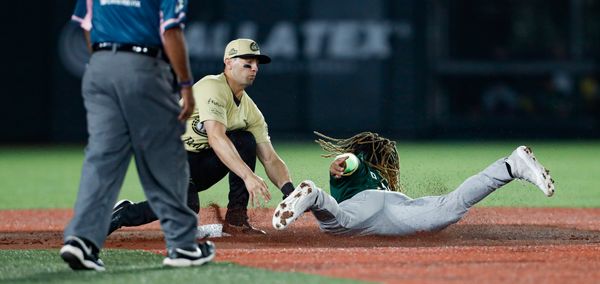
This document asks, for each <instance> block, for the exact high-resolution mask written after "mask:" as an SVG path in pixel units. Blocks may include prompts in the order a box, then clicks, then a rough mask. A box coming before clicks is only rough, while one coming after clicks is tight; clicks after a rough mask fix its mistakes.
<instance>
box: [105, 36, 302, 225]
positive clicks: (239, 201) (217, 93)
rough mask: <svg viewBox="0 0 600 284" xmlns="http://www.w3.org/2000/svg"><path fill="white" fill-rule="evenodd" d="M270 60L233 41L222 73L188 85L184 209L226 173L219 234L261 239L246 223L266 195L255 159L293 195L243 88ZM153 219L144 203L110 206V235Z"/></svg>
mask: <svg viewBox="0 0 600 284" xmlns="http://www.w3.org/2000/svg"><path fill="white" fill-rule="evenodd" d="M270 61H271V59H270V58H269V57H268V56H266V55H264V54H261V53H260V48H259V47H258V44H257V43H256V42H255V41H253V40H251V39H236V40H233V41H231V42H230V43H229V44H228V45H227V47H226V48H225V53H224V55H223V63H224V64H225V66H224V71H223V73H221V74H218V75H208V76H205V77H204V78H202V79H201V80H200V81H198V82H197V83H196V84H194V86H193V91H194V99H195V100H196V109H195V110H194V113H193V114H192V116H191V117H190V118H189V119H188V120H187V126H186V132H185V134H184V135H183V136H182V137H181V138H182V140H183V143H184V145H185V148H186V150H187V153H188V163H189V166H190V176H191V179H190V185H189V188H188V201H187V203H188V206H189V207H190V208H192V209H193V210H194V211H196V212H198V211H199V207H200V206H199V199H198V192H200V191H203V190H206V189H208V188H210V187H211V186H212V185H214V184H215V183H217V182H218V181H219V180H221V179H223V177H225V175H227V174H228V173H229V189H230V190H229V204H228V205H227V214H226V215H225V221H226V223H227V224H225V225H226V226H224V227H223V231H224V232H226V233H230V234H236V233H250V234H265V232H264V231H263V230H260V229H257V228H254V227H252V226H251V225H250V223H249V222H248V214H247V207H248V203H249V202H251V203H252V204H256V205H258V204H259V201H260V198H261V197H262V199H264V200H265V201H269V200H270V198H271V196H270V193H269V191H268V189H267V184H266V183H265V181H264V180H263V179H262V178H261V177H259V176H257V175H256V174H255V173H254V169H255V165H256V157H258V159H259V160H260V161H261V163H262V164H263V166H264V168H265V171H266V173H267V176H268V177H269V179H270V180H271V182H273V184H275V185H276V186H277V187H278V188H280V189H281V191H282V192H283V194H284V197H285V196H287V195H289V193H291V192H292V191H293V190H294V186H293V185H292V183H291V179H290V175H289V171H288V168H287V166H286V165H285V163H284V162H283V160H281V158H280V157H279V155H277V153H276V152H275V150H274V148H273V146H272V145H271V139H270V137H269V133H268V128H267V123H266V122H265V118H264V117H263V115H262V113H261V112H260V110H259V109H258V107H257V106H256V104H255V103H254V101H252V99H251V98H250V96H248V94H247V93H246V91H245V89H246V88H247V87H248V86H250V85H252V83H253V82H254V80H255V79H256V76H257V74H258V69H259V64H267V63H269V62H270ZM154 220H156V215H155V214H154V213H153V212H152V209H151V208H150V207H149V205H148V203H147V202H140V203H135V204H134V203H132V202H130V201H128V200H122V201H120V202H119V203H117V205H116V206H115V209H114V213H113V219H112V221H113V222H112V223H111V228H110V231H109V234H110V233H112V232H113V231H114V230H116V229H118V228H120V227H121V226H138V225H142V224H146V223H149V222H152V221H154Z"/></svg>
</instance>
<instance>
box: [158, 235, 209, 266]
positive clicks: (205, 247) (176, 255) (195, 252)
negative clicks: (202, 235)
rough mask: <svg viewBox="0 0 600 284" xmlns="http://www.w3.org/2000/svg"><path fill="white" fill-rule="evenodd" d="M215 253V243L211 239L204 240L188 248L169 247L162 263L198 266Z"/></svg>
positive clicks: (166, 264) (165, 264)
mask: <svg viewBox="0 0 600 284" xmlns="http://www.w3.org/2000/svg"><path fill="white" fill-rule="evenodd" d="M215 254H216V251H215V244H213V242H211V241H205V242H202V243H199V244H198V246H197V247H196V248H193V249H190V250H186V249H180V248H173V249H169V250H168V251H167V257H166V258H165V259H164V260H163V265H164V266H170V267H189V266H199V265H202V264H205V263H207V262H210V261H211V260H213V259H214V258H215Z"/></svg>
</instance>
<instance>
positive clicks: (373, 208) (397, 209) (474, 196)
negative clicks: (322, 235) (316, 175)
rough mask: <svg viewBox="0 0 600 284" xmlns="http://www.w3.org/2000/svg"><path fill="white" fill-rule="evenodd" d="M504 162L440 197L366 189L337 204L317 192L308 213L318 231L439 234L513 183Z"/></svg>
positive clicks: (321, 191) (363, 233) (354, 233)
mask: <svg viewBox="0 0 600 284" xmlns="http://www.w3.org/2000/svg"><path fill="white" fill-rule="evenodd" d="M504 160H505V159H504V158H502V159H500V160H498V161H496V162H495V163H493V164H491V165H490V166H488V167H487V168H486V169H485V170H483V171H482V172H480V173H478V174H476V175H474V176H472V177H470V178H468V179H467V180H466V181H464V182H463V183H462V184H461V185H460V186H459V187H458V188H457V189H455V190H454V191H452V192H450V193H448V194H445V195H441V196H427V197H422V198H417V199H411V198H410V197H408V196H406V195H404V194H402V193H399V192H393V191H383V190H365V191H363V192H360V193H359V194H357V195H355V196H354V197H352V198H351V199H348V200H344V201H343V202H341V203H340V204H338V203H337V202H336V201H335V199H333V197H331V195H329V194H327V193H325V192H324V191H323V190H321V189H317V192H318V195H317V200H316V204H315V205H314V206H313V207H312V208H311V211H312V212H313V214H314V215H315V217H316V218H317V222H318V223H319V227H320V228H321V230H322V231H324V232H327V233H332V234H340V235H394V236H402V235H411V234H414V233H417V232H431V231H438V230H441V229H444V228H446V227H447V226H449V225H451V224H454V223H456V222H458V221H459V220H460V219H461V218H462V217H463V216H464V215H465V213H467V211H468V210H469V208H471V207H472V206H473V205H475V204H476V203H477V202H479V201H481V200H482V199H483V198H484V197H486V196H488V195H489V194H490V193H492V192H494V190H496V189H497V188H499V187H501V186H503V185H505V184H506V183H508V182H510V181H511V180H512V178H511V177H510V176H509V174H508V170H507V168H506V165H505V162H504ZM311 183H312V182H311ZM313 188H316V187H314V186H313Z"/></svg>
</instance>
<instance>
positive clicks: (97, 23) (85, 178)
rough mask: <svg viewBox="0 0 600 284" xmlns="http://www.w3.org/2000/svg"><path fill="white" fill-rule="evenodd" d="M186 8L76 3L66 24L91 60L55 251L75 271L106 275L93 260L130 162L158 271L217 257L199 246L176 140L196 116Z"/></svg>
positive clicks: (162, 1) (102, 0) (177, 3)
mask: <svg viewBox="0 0 600 284" xmlns="http://www.w3.org/2000/svg"><path fill="white" fill-rule="evenodd" d="M186 7H187V2H186V1H185V0H143V1H142V0H93V1H92V0H87V1H86V0H78V2H77V5H76V8H75V13H74V15H73V17H72V19H73V20H75V21H78V22H80V23H81V27H82V28H84V30H85V34H86V39H87V40H88V46H89V47H91V50H92V56H91V58H90V61H89V64H88V65H87V67H86V71H85V74H84V77H83V82H82V94H83V101H84V105H85V108H86V111H87V127H88V134H89V140H88V145H87V147H86V149H85V160H84V162H83V169H82V173H81V180H80V185H79V193H78V195H77V201H76V203H75V210H74V211H75V215H74V217H73V219H72V220H71V222H70V223H69V225H68V226H67V228H66V229H65V232H64V241H65V243H64V246H63V247H62V249H61V250H60V256H61V257H62V259H63V260H64V261H65V262H67V263H68V264H69V266H70V267H71V268H72V269H75V270H96V271H103V270H104V269H105V268H104V264H103V262H102V260H100V258H99V256H98V254H99V252H100V249H101V248H102V246H103V245H104V241H105V239H106V231H107V230H108V227H109V223H110V219H111V211H112V205H113V204H114V203H115V201H116V199H117V196H118V194H119V191H120V187H121V185H122V183H123V179H124V177H125V174H126V171H127V168H128V165H129V162H130V160H131V156H132V155H133V156H134V157H135V162H136V166H137V169H138V174H139V177H140V180H141V183H142V186H143V188H144V193H145V194H146V196H147V198H148V200H150V204H151V206H152V208H153V209H154V212H156V215H157V216H158V218H159V219H160V222H161V227H162V228H163V230H164V231H165V240H166V245H167V257H166V258H165V259H164V261H163V264H164V265H166V266H191V265H201V264H203V263H205V262H208V261H210V260H212V259H213V258H214V255H215V250H214V245H213V244H212V243H211V242H204V243H200V244H198V243H197V242H196V233H197V229H196V226H197V222H198V221H197V217H196V214H194V212H193V211H192V210H191V209H189V208H188V206H186V203H187V184H188V179H189V171H188V164H187V161H186V152H185V150H184V148H183V145H182V144H181V140H180V136H181V135H182V134H183V132H184V124H183V121H185V120H186V119H187V118H188V117H189V116H190V114H191V113H192V111H193V109H194V98H193V94H192V89H191V86H192V75H191V72H190V67H189V61H188V56H187V47H186V43H185V39H184V37H183V32H182V28H183V22H184V20H185V11H186ZM161 38H162V39H161ZM167 59H168V60H167ZM169 61H170V63H171V64H170V65H169V63H168V62H169ZM171 67H172V68H173V70H174V72H175V74H176V75H177V80H178V82H179V87H180V93H181V97H182V100H183V106H182V107H180V106H179V104H178V100H179V95H178V92H177V90H176V89H175V86H176V84H174V83H173V82H175V81H174V76H173V73H172V72H171Z"/></svg>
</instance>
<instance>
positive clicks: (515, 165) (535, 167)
mask: <svg viewBox="0 0 600 284" xmlns="http://www.w3.org/2000/svg"><path fill="white" fill-rule="evenodd" d="M506 163H508V165H510V169H511V171H512V175H513V177H514V178H518V179H522V180H526V181H528V182H530V183H533V184H534V185H536V186H537V187H538V188H539V189H540V190H541V191H542V192H543V193H544V194H545V195H546V196H548V197H550V196H552V194H554V180H552V177H551V176H550V171H549V170H547V169H546V168H544V166H542V164H540V162H539V161H538V160H537V159H536V158H535V156H534V155H533V152H532V151H531V148H529V147H527V146H519V147H518V148H517V149H516V150H515V151H513V152H512V154H511V155H510V156H508V158H507V159H506Z"/></svg>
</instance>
